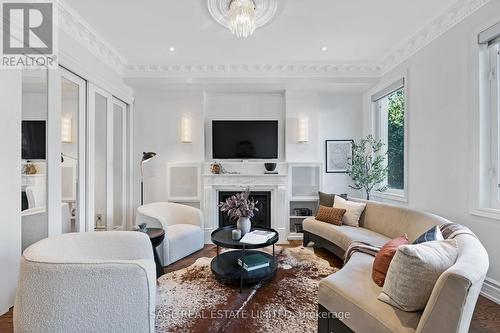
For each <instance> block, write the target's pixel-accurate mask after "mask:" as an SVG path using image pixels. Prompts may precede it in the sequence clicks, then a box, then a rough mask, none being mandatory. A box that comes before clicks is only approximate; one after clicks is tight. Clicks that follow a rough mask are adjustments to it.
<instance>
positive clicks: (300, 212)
mask: <svg viewBox="0 0 500 333" xmlns="http://www.w3.org/2000/svg"><path fill="white" fill-rule="evenodd" d="M293 213H294V214H295V216H312V210H311V209H309V208H294V210H293Z"/></svg>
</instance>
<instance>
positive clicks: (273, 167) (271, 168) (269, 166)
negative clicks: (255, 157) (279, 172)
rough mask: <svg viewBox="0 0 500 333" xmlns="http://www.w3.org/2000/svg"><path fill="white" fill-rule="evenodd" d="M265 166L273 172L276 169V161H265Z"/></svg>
mask: <svg viewBox="0 0 500 333" xmlns="http://www.w3.org/2000/svg"><path fill="white" fill-rule="evenodd" d="M264 167H265V168H266V170H267V171H269V172H273V171H274V170H276V163H264Z"/></svg>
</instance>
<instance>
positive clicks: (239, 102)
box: [205, 92, 285, 161]
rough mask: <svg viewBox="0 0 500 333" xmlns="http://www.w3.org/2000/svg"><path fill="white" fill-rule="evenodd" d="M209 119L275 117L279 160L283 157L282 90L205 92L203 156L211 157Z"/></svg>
mask: <svg viewBox="0 0 500 333" xmlns="http://www.w3.org/2000/svg"><path fill="white" fill-rule="evenodd" d="M212 120H278V160H280V161H283V160H284V159H285V145H284V137H285V121H284V120H285V103H284V96H283V93H275V92H261V93H206V94H205V129H206V130H205V133H206V134H205V142H206V143H205V152H206V154H205V156H206V160H207V161H210V160H212Z"/></svg>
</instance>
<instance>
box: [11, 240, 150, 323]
mask: <svg viewBox="0 0 500 333" xmlns="http://www.w3.org/2000/svg"><path fill="white" fill-rule="evenodd" d="M155 294H156V269H155V262H154V259H153V250H152V247H151V242H150V240H149V238H148V236H147V235H145V234H144V233H141V232H136V231H102V232H89V233H69V234H63V235H59V236H54V237H49V238H45V239H43V240H41V241H39V242H37V243H35V244H33V245H31V246H29V247H28V248H27V249H26V250H25V251H24V253H23V256H22V259H21V272H20V277H19V284H18V287H17V293H16V301H15V305H14V330H15V332H17V333H25V332H51V333H58V332H61V333H67V332H134V333H136V332H150V333H152V332H154V315H155V313H154V311H155Z"/></svg>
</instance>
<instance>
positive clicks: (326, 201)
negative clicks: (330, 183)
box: [318, 192, 347, 207]
mask: <svg viewBox="0 0 500 333" xmlns="http://www.w3.org/2000/svg"><path fill="white" fill-rule="evenodd" d="M318 195H319V205H320V206H325V207H333V203H334V201H335V196H336V194H328V193H323V192H318ZM338 196H339V197H342V198H344V199H347V193H344V194H339V195H338Z"/></svg>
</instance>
